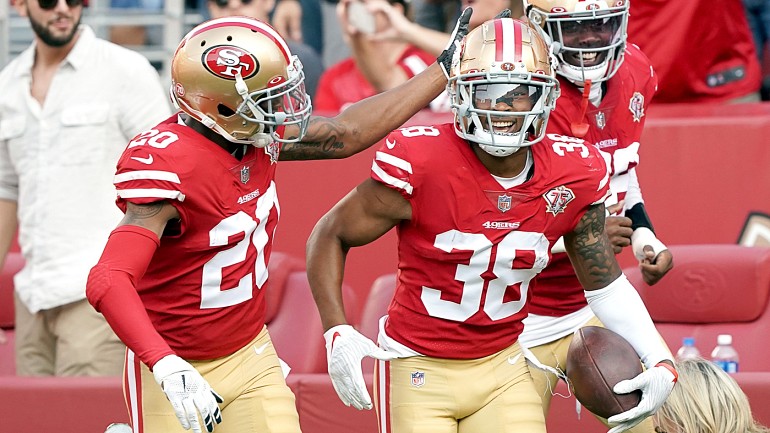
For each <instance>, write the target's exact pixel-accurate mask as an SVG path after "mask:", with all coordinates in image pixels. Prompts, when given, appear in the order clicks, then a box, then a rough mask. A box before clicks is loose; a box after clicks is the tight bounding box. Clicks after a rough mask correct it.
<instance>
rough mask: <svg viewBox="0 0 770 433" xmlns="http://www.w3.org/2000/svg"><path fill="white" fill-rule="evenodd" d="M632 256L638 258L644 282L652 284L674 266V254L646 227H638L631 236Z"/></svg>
mask: <svg viewBox="0 0 770 433" xmlns="http://www.w3.org/2000/svg"><path fill="white" fill-rule="evenodd" d="M631 245H632V248H633V250H634V256H636V258H637V259H638V260H639V268H640V269H641V271H642V278H644V282H645V283H647V284H649V285H653V284H655V283H657V282H658V281H660V279H661V278H663V276H664V275H666V273H667V272H668V271H670V270H671V268H673V267H674V256H673V255H672V254H671V252H670V251H669V250H668V247H666V245H664V244H663V242H661V241H660V240H659V239H658V238H657V237H656V236H655V233H653V231H652V230H650V229H648V228H647V227H639V228H637V229H636V230H634V234H633V235H632V236H631Z"/></svg>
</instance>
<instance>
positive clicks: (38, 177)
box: [0, 0, 170, 376]
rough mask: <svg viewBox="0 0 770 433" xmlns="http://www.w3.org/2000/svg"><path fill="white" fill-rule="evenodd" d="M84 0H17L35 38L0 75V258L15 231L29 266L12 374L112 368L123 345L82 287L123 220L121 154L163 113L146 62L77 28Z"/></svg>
mask: <svg viewBox="0 0 770 433" xmlns="http://www.w3.org/2000/svg"><path fill="white" fill-rule="evenodd" d="M84 1H87V0H17V1H16V2H15V5H14V6H15V7H16V10H17V11H18V13H19V14H20V15H21V16H26V17H28V18H29V21H30V25H31V27H32V29H33V31H34V32H35V40H34V42H33V43H32V45H31V46H30V47H29V48H28V49H27V50H26V51H24V52H23V53H22V54H20V55H19V56H18V57H17V58H16V59H14V60H13V61H12V62H10V63H9V64H8V65H7V66H6V67H5V68H4V69H3V70H2V71H1V72H0V94H2V95H3V97H2V98H0V263H3V262H4V261H5V257H6V254H7V252H8V250H9V248H10V245H11V242H12V240H13V237H14V234H15V233H16V230H17V228H18V236H19V238H18V239H19V245H20V247H21V252H22V254H23V256H24V258H25V261H26V264H25V266H24V268H23V269H22V270H21V271H20V272H19V273H18V274H17V275H16V277H15V314H16V318H15V322H16V323H15V331H16V368H17V374H19V375H64V376H71V375H118V374H120V372H121V370H122V366H123V355H124V349H125V347H124V346H123V344H122V343H121V342H120V341H119V340H118V338H117V337H115V335H114V334H113V333H112V331H111V330H110V328H109V326H108V325H107V323H106V322H105V321H104V318H103V317H102V316H101V315H100V314H98V313H97V312H96V311H94V310H93V308H92V307H91V306H90V305H89V304H88V302H87V301H86V300H85V283H86V278H87V276H88V271H89V270H90V268H91V267H92V266H93V265H94V264H95V263H96V262H97V260H98V259H99V255H100V254H101V251H102V249H103V247H104V241H105V239H107V234H108V233H109V232H110V230H111V229H112V228H113V227H114V226H115V224H116V223H117V222H118V221H119V220H120V218H121V213H120V211H119V210H118V209H117V208H116V207H115V205H114V200H115V197H116V194H115V189H114V187H113V186H112V175H113V173H114V170H115V164H116V162H117V160H118V157H119V156H120V154H121V152H122V151H123V149H124V148H125V146H126V144H127V143H128V142H129V140H130V139H131V138H133V137H134V135H136V134H138V133H139V132H141V131H143V130H145V129H146V128H148V127H150V126H152V125H154V124H156V123H157V122H158V121H160V120H162V119H163V118H164V117H166V116H168V115H170V106H169V104H168V100H167V97H166V96H165V91H164V90H163V88H162V86H161V84H160V81H159V78H158V74H157V72H156V71H155V70H154V69H153V68H152V66H151V65H150V64H149V62H148V61H147V59H146V58H144V57H143V56H141V55H140V54H138V53H135V52H133V51H130V50H127V49H125V48H123V47H120V46H118V45H115V44H112V43H109V42H107V41H104V40H101V39H98V38H97V37H96V36H95V35H94V32H93V31H92V30H91V29H90V28H89V27H87V26H81V25H80V20H81V16H82V13H83V7H84V5H83V3H84ZM74 204H76V205H74Z"/></svg>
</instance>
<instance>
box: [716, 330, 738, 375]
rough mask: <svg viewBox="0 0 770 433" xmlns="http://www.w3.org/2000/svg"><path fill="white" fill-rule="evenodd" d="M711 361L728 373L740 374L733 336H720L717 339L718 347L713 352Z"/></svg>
mask: <svg viewBox="0 0 770 433" xmlns="http://www.w3.org/2000/svg"><path fill="white" fill-rule="evenodd" d="M711 360H712V361H714V363H715V364H716V365H717V366H719V367H720V368H721V369H722V370H724V371H726V372H728V373H737V372H738V352H736V351H735V348H733V336H732V335H730V334H720V335H719V336H718V337H717V346H716V347H715V348H714V350H713V351H712V352H711Z"/></svg>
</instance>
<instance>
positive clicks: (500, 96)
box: [473, 84, 537, 134]
mask: <svg viewBox="0 0 770 433" xmlns="http://www.w3.org/2000/svg"><path fill="white" fill-rule="evenodd" d="M536 90H537V89H536V88H535V87H534V86H526V85H519V84H487V85H481V86H477V87H475V88H474V92H473V93H474V100H473V103H474V105H475V107H476V108H477V109H480V110H490V111H496V112H499V113H498V114H492V115H491V116H490V118H491V120H492V127H491V128H490V125H489V121H488V118H487V116H479V120H480V121H481V124H482V125H483V127H484V129H486V130H488V131H490V132H494V133H498V134H506V133H507V134H510V133H516V132H519V131H520V130H521V127H522V125H523V124H524V116H522V115H513V114H510V115H506V113H515V112H523V111H530V110H532V107H533V105H534V102H533V101H534V98H533V97H532V96H531V95H534V94H535V93H536Z"/></svg>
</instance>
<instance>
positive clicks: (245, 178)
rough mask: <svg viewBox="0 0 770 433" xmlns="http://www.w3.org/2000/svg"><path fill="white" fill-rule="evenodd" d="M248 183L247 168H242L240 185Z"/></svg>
mask: <svg viewBox="0 0 770 433" xmlns="http://www.w3.org/2000/svg"><path fill="white" fill-rule="evenodd" d="M248 181H249V167H246V166H244V167H243V168H242V169H241V183H247V182H248Z"/></svg>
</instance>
